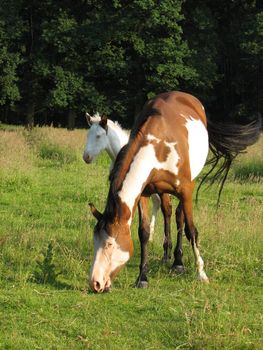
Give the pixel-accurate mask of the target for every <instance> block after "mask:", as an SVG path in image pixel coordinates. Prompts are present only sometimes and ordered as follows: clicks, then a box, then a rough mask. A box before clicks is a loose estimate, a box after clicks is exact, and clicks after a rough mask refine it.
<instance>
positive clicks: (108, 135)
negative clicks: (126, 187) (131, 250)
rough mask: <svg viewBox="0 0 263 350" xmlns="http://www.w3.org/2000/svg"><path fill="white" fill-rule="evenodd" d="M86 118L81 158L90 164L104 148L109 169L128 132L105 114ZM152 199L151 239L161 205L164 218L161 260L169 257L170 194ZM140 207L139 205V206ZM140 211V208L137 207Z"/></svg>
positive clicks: (154, 196) (143, 213) (144, 212)
mask: <svg viewBox="0 0 263 350" xmlns="http://www.w3.org/2000/svg"><path fill="white" fill-rule="evenodd" d="M86 119H87V122H88V125H89V126H90V129H89V132H88V136H87V142H86V145H85V149H84V152H83V160H84V161H85V162H86V163H87V164H90V163H91V162H92V161H93V160H94V159H96V157H97V156H98V155H99V154H100V153H101V152H102V151H103V150H105V151H106V152H107V154H108V155H109V157H110V158H111V160H112V162H111V166H110V169H112V168H113V165H114V161H115V159H116V157H117V155H118V153H119V151H120V150H121V148H122V147H123V146H124V145H126V144H127V143H128V140H129V132H128V131H126V130H124V129H122V127H121V126H120V125H119V124H118V123H117V122H113V121H112V120H110V119H108V118H107V117H105V116H100V115H99V114H98V113H96V114H95V115H94V116H90V115H89V114H88V113H86ZM151 199H152V203H153V205H152V217H151V222H150V237H149V240H150V241H152V239H153V234H154V226H155V221H156V216H157V213H158V210H159V209H160V207H161V210H162V214H163V218H164V237H165V238H164V243H163V248H164V255H163V261H167V260H168V259H169V258H170V254H171V249H172V242H171V233H170V231H171V216H172V206H171V204H170V196H169V195H168V194H166V193H164V194H162V195H160V196H159V195H157V194H153V195H152V196H151ZM144 205H145V204H144ZM140 207H141V206H140ZM139 212H140V208H139ZM145 215H146V211H145V209H144V211H143V212H142V213H140V218H141V219H140V226H139V229H140V227H142V225H143V222H145V218H144V216H145Z"/></svg>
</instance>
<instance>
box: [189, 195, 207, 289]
mask: <svg viewBox="0 0 263 350" xmlns="http://www.w3.org/2000/svg"><path fill="white" fill-rule="evenodd" d="M192 192H193V191H192V189H191V191H189V189H188V190H187V191H185V193H184V194H183V198H182V204H183V211H184V216H185V224H186V235H187V237H189V238H190V242H191V246H192V249H193V253H194V257H195V264H196V267H197V274H198V279H199V280H200V281H202V282H209V280H208V277H207V275H206V273H205V270H204V261H203V259H202V257H201V254H200V251H199V247H198V231H197V229H196V227H195V225H194V223H193V208H192Z"/></svg>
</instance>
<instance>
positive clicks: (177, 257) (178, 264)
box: [172, 202, 184, 273]
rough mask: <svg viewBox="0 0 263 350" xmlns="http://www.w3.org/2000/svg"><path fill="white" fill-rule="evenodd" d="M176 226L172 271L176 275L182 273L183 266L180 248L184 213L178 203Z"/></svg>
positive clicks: (180, 204)
mask: <svg viewBox="0 0 263 350" xmlns="http://www.w3.org/2000/svg"><path fill="white" fill-rule="evenodd" d="M175 219H176V226H177V241H176V246H175V249H174V263H173V266H172V269H173V270H175V271H176V272H178V273H181V272H183V271H184V265H183V248H182V238H183V229H184V211H183V206H182V203H181V202H179V204H178V206H177V208H176V212H175Z"/></svg>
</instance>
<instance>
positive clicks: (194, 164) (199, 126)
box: [186, 119, 209, 180]
mask: <svg viewBox="0 0 263 350" xmlns="http://www.w3.org/2000/svg"><path fill="white" fill-rule="evenodd" d="M186 128H187V131H188V147H189V163H190V170H191V180H193V179H195V178H196V177H197V175H198V174H199V173H200V172H201V170H202V169H203V167H204V165H205V162H206V158H207V155H208V150H209V143H208V133H207V130H206V127H205V126H204V124H203V123H202V121H201V120H196V119H188V120H187V123H186Z"/></svg>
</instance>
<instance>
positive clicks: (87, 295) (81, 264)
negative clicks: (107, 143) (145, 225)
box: [0, 125, 263, 350]
mask: <svg viewBox="0 0 263 350" xmlns="http://www.w3.org/2000/svg"><path fill="white" fill-rule="evenodd" d="M85 141H86V131H85V130H75V131H67V130H65V129H54V128H35V129H33V130H32V131H25V130H24V129H22V128H18V127H9V126H3V125H2V126H0V288H1V292H0V330H1V331H0V348H1V349H12V350H13V349H19V350H20V349H30V350H31V349H92V350H95V349H98V350H104V349H105V350H106V349H109V350H110V349H112V350H119V349H124V350H129V349H132V350H134V349H146V350H150V349H158V350H167V349H261V348H262V344H263V307H262V304H263V265H262V263H263V234H262V232H263V214H262V213H263V209H262V208H263V137H261V139H260V140H259V142H258V143H257V144H256V145H254V146H252V147H250V148H249V151H248V153H247V154H244V155H242V156H240V157H239V158H238V159H237V161H236V163H235V165H234V167H233V169H232V170H231V173H230V176H229V179H228V181H227V182H226V184H225V187H224V191H223V193H222V197H221V204H220V208H219V209H218V210H216V200H217V191H218V188H217V186H216V185H214V186H213V187H212V188H209V189H208V190H206V186H204V187H203V188H202V189H201V191H200V195H199V203H198V205H195V208H194V217H195V223H196V225H197V227H198V229H199V232H200V246H201V251H202V255H203V257H204V261H205V264H206V272H207V274H208V277H209V279H210V283H209V284H208V285H206V284H201V283H200V282H198V281H197V280H196V272H195V267H194V259H193V254H192V251H191V248H190V246H189V243H188V242H187V240H186V238H185V237H184V262H185V266H186V272H185V273H184V274H183V275H176V274H173V273H171V272H170V266H171V263H172V262H171V263H169V264H167V265H164V264H162V263H161V258H162V240H163V223H162V216H161V215H160V213H159V216H158V220H157V227H156V230H155V231H156V232H155V236H154V240H153V242H152V243H150V247H149V255H150V272H149V288H148V289H135V288H133V283H134V282H135V279H136V277H137V274H138V269H139V254H140V249H139V241H138V238H137V216H136V217H135V219H134V221H133V225H132V234H133V240H134V243H135V254H134V256H133V257H132V259H131V260H130V261H129V263H128V264H127V266H126V267H125V268H124V270H123V271H122V272H121V274H120V275H119V276H118V277H117V279H116V281H115V283H114V287H113V289H112V291H111V292H110V293H104V294H101V295H95V294H93V293H91V292H90V291H89V290H88V288H87V273H88V271H89V267H90V264H91V260H92V254H93V251H92V232H93V227H94V225H95V219H94V218H93V217H92V215H91V214H90V213H89V211H88V206H87V204H88V202H90V201H92V202H93V203H94V204H95V205H96V206H97V207H98V209H100V210H103V209H104V204H105V201H106V196H107V191H108V180H107V178H108V167H109V163H110V161H109V159H108V157H107V155H106V154H103V155H101V156H100V157H99V158H98V159H97V160H96V161H95V162H94V163H92V164H90V165H86V164H85V163H84V162H83V160H82V151H83V148H84V144H85ZM176 203H177V201H176V199H173V209H175V207H176ZM175 234H176V229H175V223H174V220H173V224H172V236H173V243H174V242H175Z"/></svg>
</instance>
